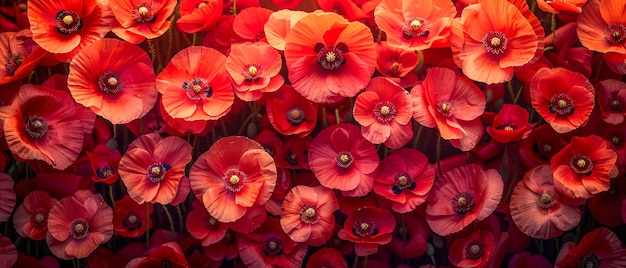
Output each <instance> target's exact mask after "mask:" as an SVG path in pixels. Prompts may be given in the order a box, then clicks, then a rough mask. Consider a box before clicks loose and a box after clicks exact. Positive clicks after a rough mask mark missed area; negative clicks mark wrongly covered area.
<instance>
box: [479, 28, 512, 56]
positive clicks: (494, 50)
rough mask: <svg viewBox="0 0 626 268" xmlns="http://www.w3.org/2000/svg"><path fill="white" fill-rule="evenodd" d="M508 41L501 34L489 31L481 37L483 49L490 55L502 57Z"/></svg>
mask: <svg viewBox="0 0 626 268" xmlns="http://www.w3.org/2000/svg"><path fill="white" fill-rule="evenodd" d="M508 43H509V39H508V38H507V37H506V35H504V34H503V33H502V32H496V31H491V32H489V33H487V35H485V37H483V48H484V49H485V51H487V52H489V53H491V54H492V55H496V56H498V55H502V54H504V52H506V46H507V44H508Z"/></svg>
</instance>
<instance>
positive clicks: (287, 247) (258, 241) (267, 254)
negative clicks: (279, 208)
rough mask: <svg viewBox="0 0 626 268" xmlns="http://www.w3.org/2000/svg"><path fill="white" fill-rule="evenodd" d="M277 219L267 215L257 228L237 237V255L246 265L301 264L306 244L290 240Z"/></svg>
mask: <svg viewBox="0 0 626 268" xmlns="http://www.w3.org/2000/svg"><path fill="white" fill-rule="evenodd" d="M278 221H279V220H278V218H273V217H269V218H267V220H265V222H264V223H263V225H261V227H259V228H258V229H257V230H255V231H254V232H252V233H249V234H245V235H243V236H241V237H240V238H239V241H238V245H239V257H240V258H241V260H242V261H243V263H244V264H245V265H246V266H248V267H272V266H282V267H301V266H302V262H303V261H304V256H305V255H306V252H307V245H306V244H304V243H297V242H295V241H293V240H291V239H290V238H289V236H287V235H286V234H285V232H283V230H282V229H281V228H280V223H279V222H278Z"/></svg>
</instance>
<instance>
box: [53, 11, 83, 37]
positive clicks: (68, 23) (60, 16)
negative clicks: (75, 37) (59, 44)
mask: <svg viewBox="0 0 626 268" xmlns="http://www.w3.org/2000/svg"><path fill="white" fill-rule="evenodd" d="M56 27H57V31H58V32H59V33H61V34H71V33H74V32H76V31H78V30H80V28H82V27H83V22H82V21H81V19H80V15H78V14H77V13H76V12H74V11H73V10H61V11H59V13H57V15H56Z"/></svg>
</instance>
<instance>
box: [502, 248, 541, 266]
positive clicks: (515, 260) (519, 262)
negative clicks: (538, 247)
mask: <svg viewBox="0 0 626 268" xmlns="http://www.w3.org/2000/svg"><path fill="white" fill-rule="evenodd" d="M550 266H552V264H551V263H550V262H549V261H548V259H546V257H544V256H541V255H539V254H531V253H530V252H528V251H522V252H519V253H517V254H515V255H513V256H512V257H511V259H509V263H508V267H509V268H527V267H550Z"/></svg>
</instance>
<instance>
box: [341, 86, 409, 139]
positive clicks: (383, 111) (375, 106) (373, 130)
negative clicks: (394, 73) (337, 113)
mask: <svg viewBox="0 0 626 268" xmlns="http://www.w3.org/2000/svg"><path fill="white" fill-rule="evenodd" d="M412 108H413V104H412V101H411V95H410V94H409V92H407V91H406V90H404V89H403V88H402V87H401V86H400V85H398V84H396V83H394V82H392V81H391V80H389V79H387V78H384V77H375V78H373V79H372V80H371V81H370V83H369V84H368V85H367V87H366V88H365V92H363V93H361V94H359V96H357V98H356V101H355V103H354V111H353V115H354V120H356V121H357V122H358V123H359V124H360V125H361V134H362V135H363V137H365V139H367V140H368V141H370V142H371V143H373V144H381V143H385V146H387V147H389V148H392V149H397V148H400V147H402V146H404V145H405V144H406V143H407V142H409V141H410V140H411V139H412V138H413V123H412V122H411V115H412Z"/></svg>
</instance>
